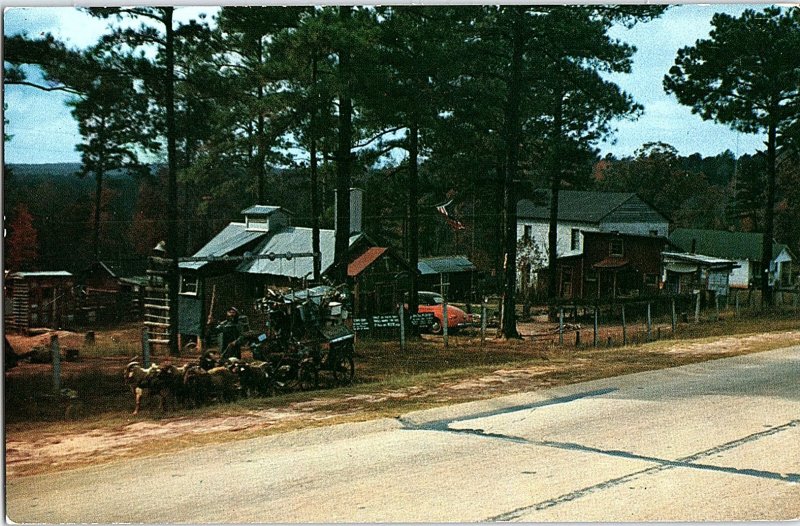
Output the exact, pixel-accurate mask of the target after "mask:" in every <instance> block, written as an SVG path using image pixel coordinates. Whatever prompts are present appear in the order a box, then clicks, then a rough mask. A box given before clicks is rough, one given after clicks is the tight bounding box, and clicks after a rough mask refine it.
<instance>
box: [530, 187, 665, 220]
mask: <svg viewBox="0 0 800 526" xmlns="http://www.w3.org/2000/svg"><path fill="white" fill-rule="evenodd" d="M536 195H537V198H536V199H535V201H532V200H530V199H521V200H519V201H518V202H517V217H518V218H521V219H525V218H528V219H549V218H550V191H538V192H537V194H536ZM615 211H616V212H617V215H618V216H619V217H615V219H617V220H620V221H622V222H636V221H644V220H646V221H652V220H653V219H660V220H664V221H666V218H664V217H663V216H662V215H661V214H660V213H658V212H657V211H656V210H654V209H653V208H652V207H651V206H650V205H648V204H647V203H645V202H644V201H642V200H641V198H639V197H638V196H637V195H636V194H634V193H632V192H584V191H577V190H561V191H559V192H558V219H559V220H560V221H575V222H582V223H599V222H600V221H601V220H603V219H605V218H607V216H609V215H611V214H612V213H613V212H615Z"/></svg>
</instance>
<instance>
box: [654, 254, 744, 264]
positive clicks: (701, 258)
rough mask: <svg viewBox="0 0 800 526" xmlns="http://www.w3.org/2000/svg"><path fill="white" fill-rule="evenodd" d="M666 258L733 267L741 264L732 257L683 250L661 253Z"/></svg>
mask: <svg viewBox="0 0 800 526" xmlns="http://www.w3.org/2000/svg"><path fill="white" fill-rule="evenodd" d="M661 254H662V255H663V256H664V257H665V258H673V259H677V260H680V261H688V262H691V263H696V264H700V265H706V266H711V267H733V268H736V267H738V266H739V265H738V264H737V263H736V262H735V261H732V260H730V259H724V258H717V257H713V256H706V255H704V254H686V253H683V252H662V253H661Z"/></svg>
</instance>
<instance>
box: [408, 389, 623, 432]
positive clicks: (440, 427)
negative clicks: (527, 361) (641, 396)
mask: <svg viewBox="0 0 800 526" xmlns="http://www.w3.org/2000/svg"><path fill="white" fill-rule="evenodd" d="M617 390H618V389H617V388H615V387H612V388H606V389H596V390H594V391H584V392H582V393H577V394H574V395H567V396H559V397H557V398H550V399H548V400H541V401H539V402H533V403H530V404H522V405H513V406H510V407H503V408H500V409H494V410H491V411H483V412H481V413H474V414H471V415H465V416H460V417H456V418H445V419H442V420H434V421H432V422H426V423H424V424H416V423H414V422H410V421H408V420H406V419H404V418H402V417H400V418H398V419H397V420H398V421H399V422H400V423H401V424H403V427H405V428H406V429H409V430H413V429H419V430H431V431H453V429H450V424H453V423H455V422H463V421H466V420H477V419H478V418H487V417H491V416H498V415H505V414H509V413H516V412H518V411H525V410H527V409H536V408H538V407H547V406H550V405H558V404H566V403H569V402H574V401H575V400H580V399H582V398H588V397H591V396H601V395H604V394H608V393H613V392H615V391H617Z"/></svg>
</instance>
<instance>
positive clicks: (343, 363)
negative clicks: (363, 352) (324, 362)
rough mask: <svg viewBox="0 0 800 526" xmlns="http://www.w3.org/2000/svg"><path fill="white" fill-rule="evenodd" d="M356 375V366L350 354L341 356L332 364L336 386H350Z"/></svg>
mask: <svg viewBox="0 0 800 526" xmlns="http://www.w3.org/2000/svg"><path fill="white" fill-rule="evenodd" d="M355 373H356V364H355V361H354V360H353V355H352V354H342V355H340V356H339V357H337V358H336V360H335V362H334V364H333V378H334V382H335V383H336V385H350V384H351V383H353V376H355Z"/></svg>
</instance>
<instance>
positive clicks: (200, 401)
mask: <svg viewBox="0 0 800 526" xmlns="http://www.w3.org/2000/svg"><path fill="white" fill-rule="evenodd" d="M183 385H184V389H185V391H184V392H185V393H186V399H187V402H188V403H189V404H192V405H193V406H195V407H199V406H201V405H204V404H206V403H208V402H209V400H210V398H211V395H212V393H213V390H214V387H213V385H212V381H211V377H210V376H209V375H208V371H206V370H205V369H203V368H202V367H201V366H199V365H194V364H193V365H189V366H188V367H187V368H186V371H184V373H183Z"/></svg>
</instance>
